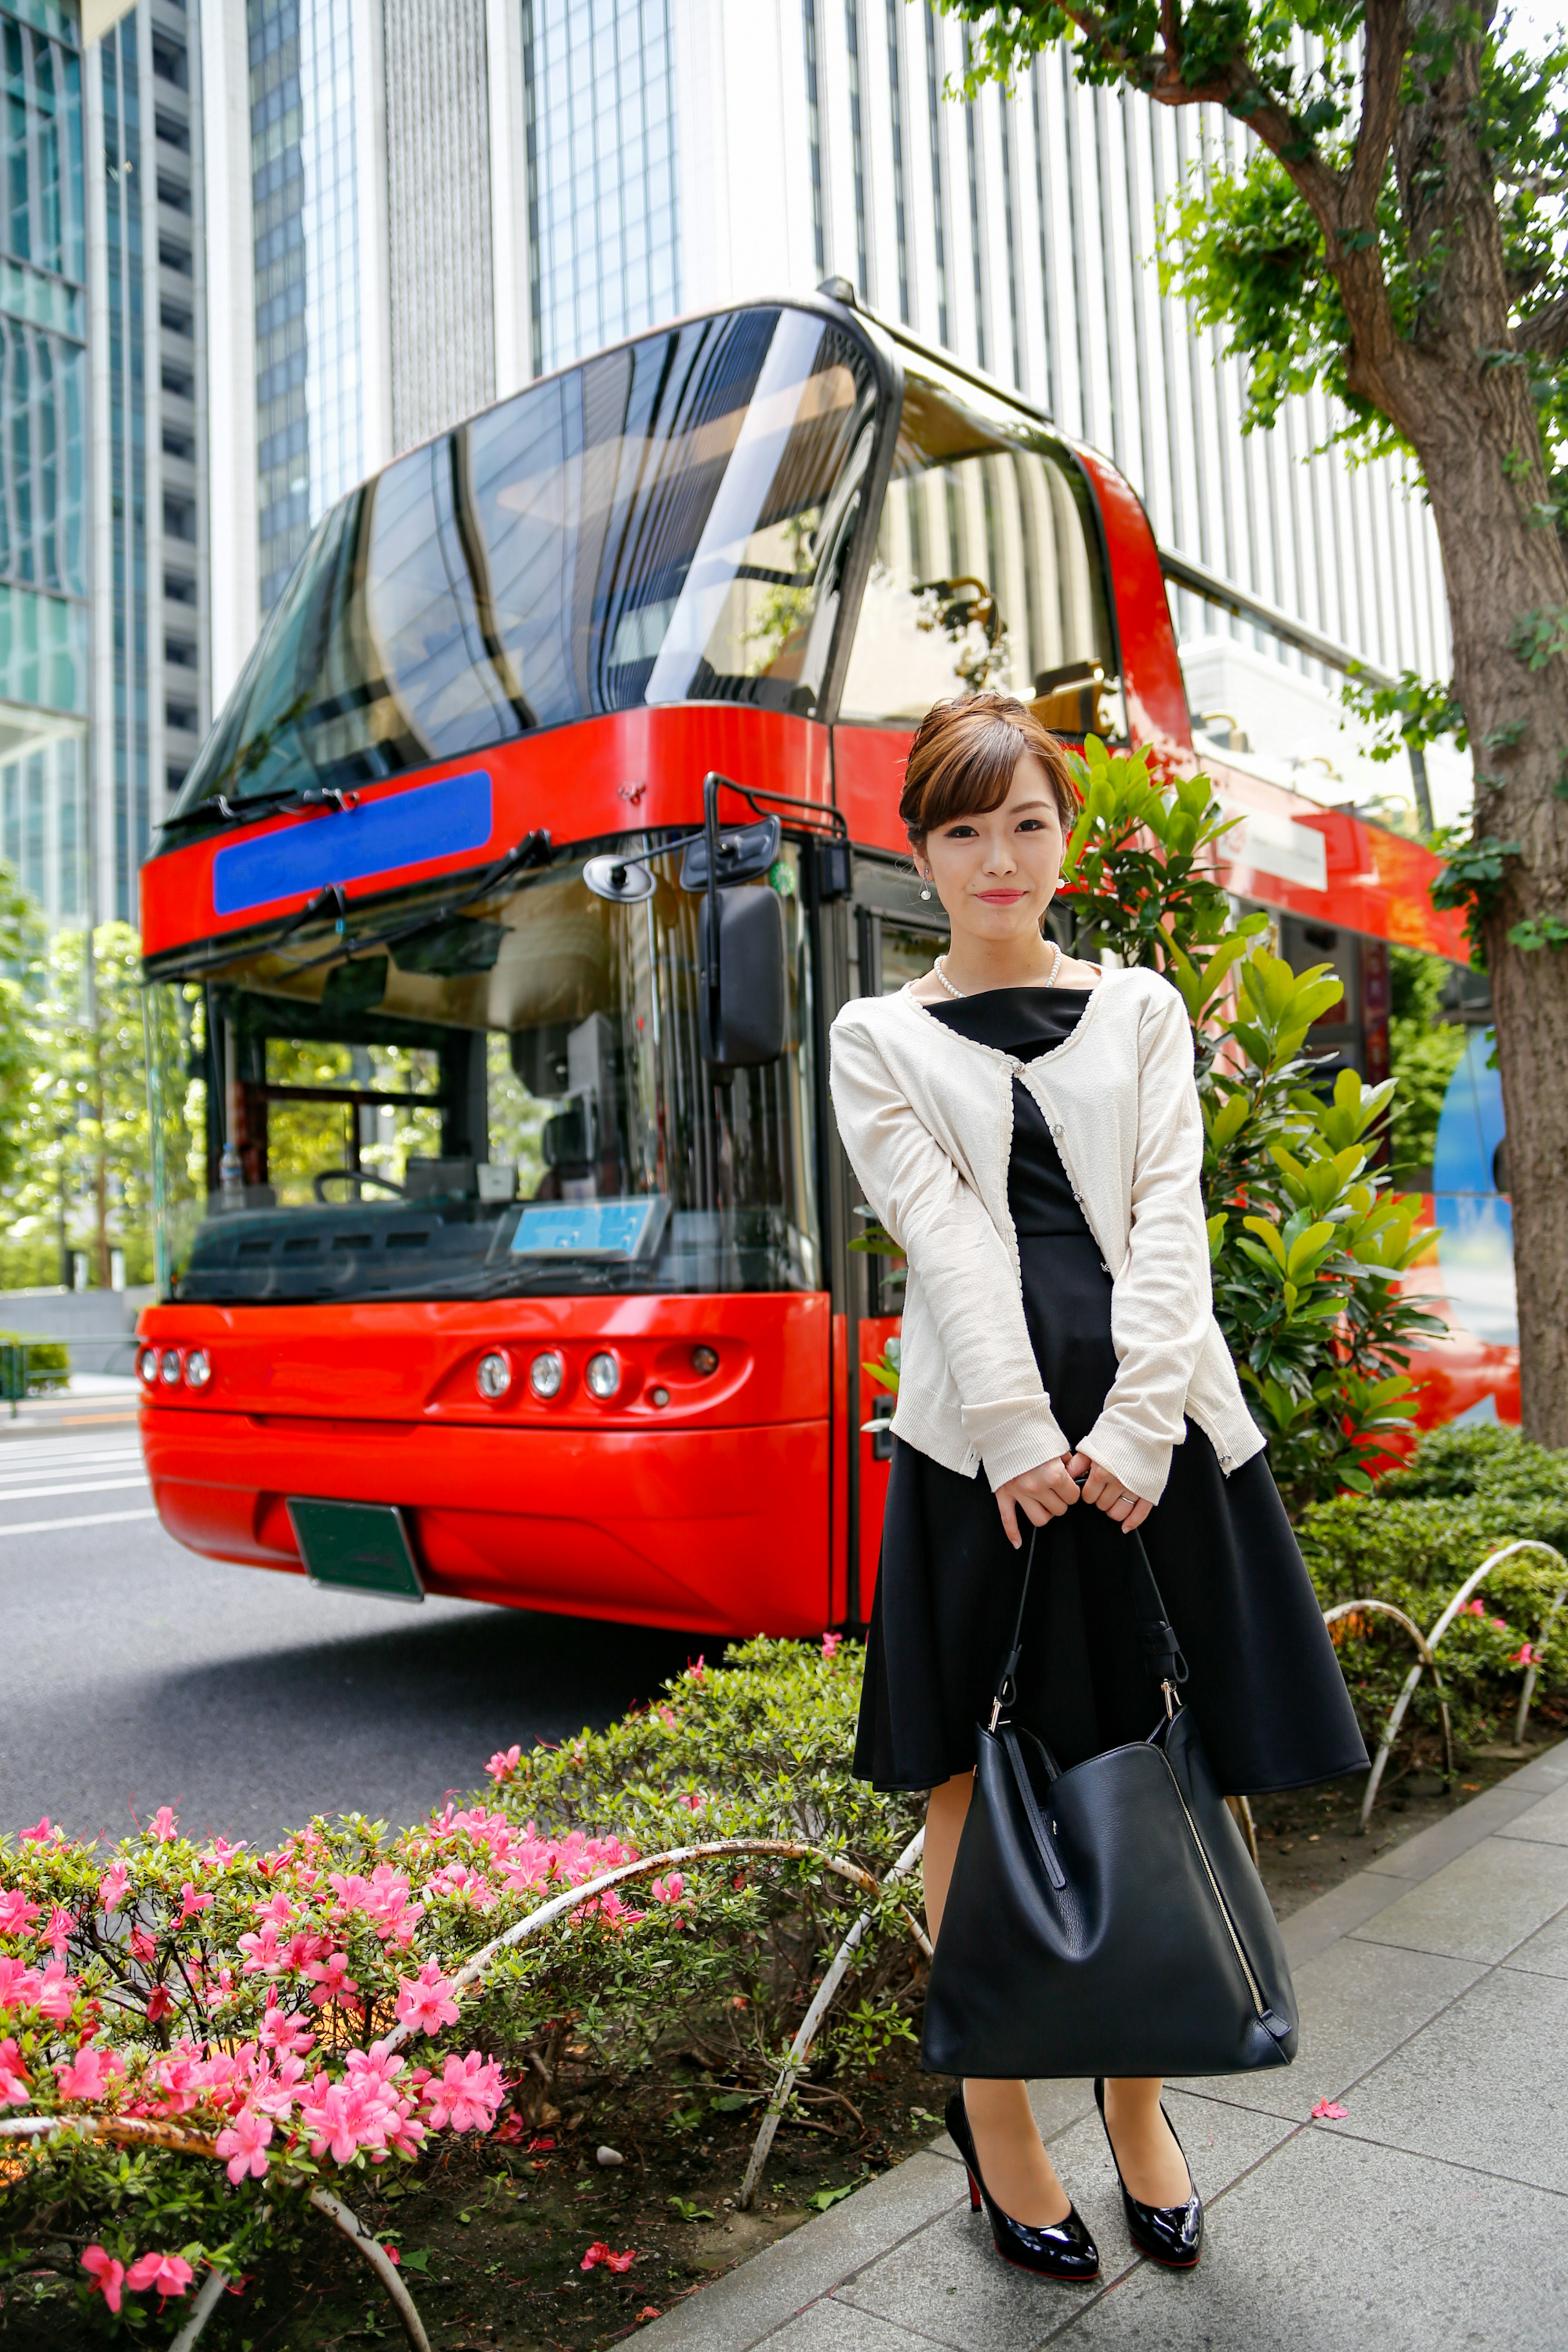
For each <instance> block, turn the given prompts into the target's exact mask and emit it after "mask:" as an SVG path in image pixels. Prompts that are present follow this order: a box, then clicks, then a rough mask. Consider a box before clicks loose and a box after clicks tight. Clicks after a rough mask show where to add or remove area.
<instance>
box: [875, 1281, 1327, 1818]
mask: <svg viewBox="0 0 1568 2352" xmlns="http://www.w3.org/2000/svg"><path fill="white" fill-rule="evenodd" d="M1018 1246H1019V1252H1020V1255H1021V1258H1022V1261H1023V1275H1024V1305H1025V1312H1026V1318H1027V1320H1028V1324H1029V1331H1030V1337H1031V1339H1033V1342H1034V1346H1035V1353H1036V1357H1037V1360H1038V1362H1039V1366H1040V1371H1041V1376H1042V1378H1043V1380H1044V1381H1045V1385H1046V1389H1047V1393H1048V1394H1049V1396H1050V1399H1051V1406H1052V1410H1053V1412H1055V1414H1056V1416H1057V1419H1058V1422H1059V1423H1060V1424H1061V1427H1062V1429H1063V1431H1064V1432H1065V1433H1066V1434H1067V1436H1068V1440H1069V1441H1070V1442H1071V1443H1072V1444H1075V1445H1076V1444H1078V1443H1079V1441H1080V1440H1081V1439H1082V1438H1084V1437H1086V1436H1087V1435H1088V1433H1089V1430H1090V1429H1091V1428H1092V1427H1093V1425H1094V1423H1095V1422H1096V1421H1097V1420H1098V1418H1099V1416H1100V1410H1101V1408H1102V1406H1103V1404H1104V1402H1105V1398H1106V1394H1107V1391H1109V1389H1110V1385H1111V1382H1112V1381H1113V1380H1114V1379H1115V1376H1116V1351H1115V1349H1114V1347H1113V1345H1112V1342H1111V1337H1110V1276H1109V1275H1108V1274H1107V1273H1106V1271H1105V1268H1104V1266H1103V1265H1101V1263H1100V1253H1099V1250H1098V1248H1097V1247H1096V1246H1095V1244H1094V1243H1093V1242H1092V1241H1091V1240H1090V1239H1089V1237H1088V1236H1087V1235H1081V1236H1080V1235H1076V1234H1048V1235H1029V1234H1020V1235H1019V1237H1018ZM1142 1537H1143V1543H1144V1548H1145V1549H1146V1551H1147V1553H1148V1556H1149V1562H1150V1565H1151V1567H1152V1570H1153V1571H1154V1576H1155V1580H1156V1581H1157V1582H1158V1584H1159V1587H1160V1591H1161V1594H1162V1596H1163V1600H1164V1603H1165V1609H1166V1612H1167V1614H1168V1616H1169V1617H1170V1620H1171V1622H1172V1624H1173V1626H1174V1627H1175V1630H1176V1633H1177V1637H1178V1639H1179V1641H1180V1643H1181V1645H1182V1649H1183V1651H1184V1654H1185V1657H1186V1660H1187V1664H1188V1668H1189V1676H1190V1678H1189V1680H1188V1682H1187V1685H1186V1686H1185V1689H1184V1693H1183V1696H1184V1698H1185V1700H1186V1702H1187V1704H1188V1705H1189V1706H1191V1707H1192V1709H1193V1711H1194V1715H1195V1717H1196V1718H1197V1725H1198V1729H1199V1731H1200V1732H1201V1733H1202V1736H1203V1740H1204V1745H1205V1748H1206V1749H1207V1752H1208V1756H1209V1760H1210V1762H1211V1764H1212V1765H1213V1767H1214V1769H1215V1774H1216V1776H1217V1778H1218V1780H1219V1782H1220V1785H1221V1787H1222V1788H1225V1789H1227V1790H1232V1791H1234V1792H1236V1793H1237V1794H1252V1793H1258V1792H1261V1791H1263V1790H1268V1789H1288V1788H1296V1787H1300V1786H1302V1785H1304V1784H1306V1783H1308V1782H1310V1781H1314V1780H1331V1779H1332V1778H1334V1777H1335V1776H1336V1775H1338V1774H1339V1773H1342V1772H1350V1771H1354V1770H1357V1769H1362V1768H1364V1766H1365V1764H1366V1761H1367V1755H1366V1748H1365V1746H1364V1744H1363V1739H1362V1736H1361V1732H1360V1730H1359V1728H1358V1727H1357V1724H1356V1719H1355V1715H1354V1712H1353V1710H1352V1706H1351V1703H1350V1696H1349V1694H1348V1693H1347V1691H1346V1689H1345V1685H1344V1680H1343V1677H1342V1675H1341V1673H1340V1668H1339V1662H1338V1660H1337V1658H1336V1657H1335V1655H1334V1652H1333V1647H1332V1644H1331V1643H1330V1640H1329V1637H1328V1634H1327V1632H1326V1631H1325V1629H1324V1625H1323V1620H1322V1613H1321V1610H1320V1607H1319V1605H1318V1601H1317V1596H1316V1594H1315V1593H1314V1592H1313V1590H1312V1585H1311V1580H1310V1577H1309V1576H1308V1574H1307V1570H1306V1567H1305V1565H1304V1563H1303V1561H1302V1559H1301V1554H1300V1549H1298V1547H1297V1543H1296V1538H1295V1537H1294V1535H1293V1534H1292V1532H1291V1528H1290V1523H1289V1519H1288V1518H1287V1517H1286V1516H1285V1510H1284V1506H1283V1505H1282V1504H1281V1502H1280V1500H1279V1492H1278V1490H1277V1488H1276V1487H1275V1485H1274V1480H1273V1477H1272V1475H1271V1474H1270V1472H1269V1468H1268V1460H1267V1457H1266V1456H1265V1455H1264V1454H1255V1455H1254V1456H1253V1458H1252V1459H1251V1461H1250V1462H1247V1463H1244V1464H1243V1465H1242V1466H1241V1468H1240V1469H1238V1470H1236V1471H1233V1472H1232V1474H1231V1475H1230V1477H1229V1478H1228V1479H1227V1478H1226V1476H1225V1475H1224V1473H1223V1472H1222V1471H1221V1469H1220V1466H1219V1462H1218V1459H1217V1457H1216V1455H1215V1450H1214V1448H1213V1446H1212V1445H1211V1444H1210V1443H1209V1441H1208V1439H1207V1438H1206V1437H1205V1435H1204V1433H1203V1432H1202V1431H1201V1430H1199V1429H1194V1427H1193V1425H1192V1424H1191V1423H1188V1424H1187V1431H1186V1439H1185V1443H1184V1444H1181V1445H1178V1446H1177V1447H1176V1448H1175V1450H1174V1453H1173V1456H1172V1463H1171V1475H1170V1478H1169V1481H1168V1483H1167V1485H1166V1487H1165V1491H1164V1494H1163V1496H1162V1497H1161V1499H1160V1502H1159V1503H1158V1505H1157V1506H1156V1507H1155V1508H1154V1509H1153V1510H1152V1512H1151V1513H1150V1515H1149V1517H1148V1518H1147V1519H1146V1520H1145V1522H1144V1524H1143V1528H1142ZM1124 1543H1125V1538H1123V1536H1122V1535H1121V1530H1120V1528H1118V1527H1117V1526H1116V1524H1115V1522H1114V1521H1113V1520H1110V1519H1108V1518H1107V1517H1106V1516H1105V1514H1104V1513H1103V1512H1102V1511H1100V1510H1097V1509H1094V1508H1093V1507H1090V1506H1089V1505H1087V1504H1083V1503H1079V1504H1076V1505H1075V1506H1074V1507H1072V1508H1071V1509H1070V1510H1068V1512H1067V1513H1066V1514H1065V1515H1064V1516H1063V1517H1061V1518H1058V1519H1052V1520H1051V1521H1050V1522H1049V1524H1048V1525H1047V1527H1046V1528H1042V1530H1041V1532H1040V1538H1039V1541H1038V1543H1037V1547H1036V1553H1035V1573H1034V1577H1033V1580H1032V1582H1031V1586H1030V1593H1029V1608H1028V1616H1027V1620H1026V1625H1025V1631H1024V1654H1023V1659H1022V1663H1021V1666H1020V1671H1019V1677H1018V1696H1017V1702H1016V1707H1015V1710H1014V1712H1015V1715H1016V1719H1017V1720H1019V1721H1020V1722H1022V1723H1025V1724H1026V1725H1027V1726H1028V1727H1030V1729H1032V1730H1034V1731H1036V1732H1037V1733H1038V1734H1039V1736H1040V1737H1041V1738H1043V1739H1044V1740H1045V1741H1046V1742H1047V1745H1048V1746H1049V1747H1050V1748H1052V1749H1053V1750H1054V1751H1055V1753H1056V1755H1057V1757H1058V1760H1059V1761H1060V1763H1061V1764H1062V1766H1063V1767H1064V1769H1066V1768H1070V1767H1071V1766H1072V1765H1074V1764H1078V1763H1081V1762H1082V1761H1083V1760H1084V1759H1085V1758H1086V1757H1089V1756H1094V1755H1099V1754H1100V1753H1101V1752H1102V1751H1103V1750H1104V1749H1106V1748H1113V1747H1117V1746H1119V1745H1121V1743H1122V1742H1124V1741H1128V1740H1133V1739H1142V1738H1145V1737H1146V1736H1147V1735H1148V1733H1149V1732H1150V1731H1151V1730H1152V1728H1153V1727H1154V1724H1155V1722H1156V1720H1157V1718H1158V1717H1159V1715H1160V1712H1161V1699H1160V1695H1159V1692H1158V1690H1157V1689H1156V1688H1155V1686H1154V1685H1153V1684H1152V1681H1151V1680H1150V1678H1149V1676H1148V1675H1147V1673H1146V1671H1145V1670H1144V1668H1143V1666H1142V1661H1141V1659H1140V1657H1139V1654H1138V1647H1137V1643H1136V1639H1135V1636H1134V1633H1133V1630H1132V1623H1131V1614H1130V1611H1129V1608H1128V1601H1127V1594H1126V1591H1125V1579H1124V1576H1123V1572H1122V1559H1123V1553H1122V1547H1123V1545H1124ZM1023 1567H1024V1554H1023V1553H1022V1552H1017V1551H1015V1550H1014V1549H1013V1547H1012V1546H1011V1544H1009V1543H1008V1541H1007V1539H1006V1538H1005V1535H1004V1533H1003V1531H1002V1522H1001V1517H1000V1514H999V1513H998V1511H997V1508H996V1503H995V1499H994V1496H993V1495H992V1492H991V1488H990V1486H989V1484H988V1482H987V1480H986V1478H985V1476H984V1472H983V1471H982V1472H977V1473H976V1474H975V1475H974V1476H973V1477H970V1478H965V1477H962V1476H960V1475H958V1474H957V1473H956V1472H954V1471H952V1470H944V1469H943V1468H942V1466H941V1465H939V1464H938V1463H935V1462H932V1461H931V1459H930V1458H929V1457H928V1456H927V1455H925V1454H920V1453H918V1452H917V1451H916V1450H915V1449H914V1448H913V1447H912V1446H909V1445H906V1444H903V1443H902V1442H901V1441H900V1439H898V1438H895V1439H894V1441H893V1461H892V1472H891V1477H890V1479H889V1488H888V1507H887V1514H886V1517H885V1520H884V1524H883V1533H882V1558H881V1568H880V1572H879V1576H878V1579H877V1591H876V1598H875V1600H874V1601H873V1602H872V1607H871V1620H870V1625H869V1630H868V1646H867V1657H866V1675H865V1683H864V1685H863V1688H862V1691H861V1699H860V1723H859V1731H858V1738H857V1741H856V1748H855V1764H854V1769H855V1773H856V1776H857V1778H858V1779H860V1780H869V1781H871V1782H872V1783H873V1785H874V1786H875V1787H877V1788H879V1789H910V1790H919V1789H931V1788H934V1787H936V1786H937V1785H938V1784H939V1783H940V1782H941V1781H943V1780H951V1779H952V1778H953V1777H954V1775H955V1774H957V1773H961V1772H967V1771H969V1770H971V1769H973V1763H974V1727H975V1725H976V1723H977V1722H979V1721H982V1720H984V1718H985V1717H987V1716H988V1715H989V1713H990V1703H991V1696H992V1693H993V1691H994V1687H995V1683H996V1677H997V1675H998V1674H999V1672H1000V1670H1001V1666H1002V1663H1003V1660H1004V1658H1005V1654H1006V1650H1007V1643H1008V1640H1009V1636H1010V1634H1011V1632H1012V1623H1013V1616H1014V1612H1015V1611H1016V1607H1017V1602H1018V1590H1019V1584H1020V1581H1021V1580H1022V1576H1023Z"/></svg>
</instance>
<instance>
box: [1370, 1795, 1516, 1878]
mask: <svg viewBox="0 0 1568 2352" xmlns="http://www.w3.org/2000/svg"><path fill="white" fill-rule="evenodd" d="M1546 1793H1547V1789H1546V1787H1545V1786H1542V1785H1538V1784H1536V1783H1534V1782H1531V1783H1530V1784H1529V1785H1522V1775H1521V1774H1520V1773H1517V1772H1516V1773H1513V1774H1510V1777H1509V1779H1508V1780H1500V1781H1499V1782H1498V1784H1497V1786H1496V1788H1495V1789H1488V1790H1486V1791H1485V1792H1484V1793H1483V1794H1482V1795H1481V1796H1479V1797H1472V1798H1471V1799H1470V1801H1469V1803H1468V1805H1459V1806H1458V1807H1457V1808H1456V1810H1455V1811H1453V1812H1451V1813H1450V1814H1449V1815H1448V1817H1447V1820H1446V1821H1441V1822H1433V1824H1432V1826H1431V1828H1430V1829H1427V1830H1419V1831H1417V1832H1416V1834H1415V1836H1414V1837H1413V1838H1406V1839H1405V1843H1404V1844H1403V1845H1394V1846H1390V1847H1389V1848H1388V1851H1387V1852H1386V1853H1380V1854H1379V1855H1378V1856H1377V1859H1376V1860H1375V1861H1374V1862H1369V1863H1368V1864H1367V1866H1366V1875H1368V1876H1371V1877H1376V1878H1405V1879H1421V1878H1430V1877H1431V1876H1432V1874H1433V1873H1434V1871H1437V1870H1441V1869H1443V1868H1444V1866H1445V1865H1446V1864H1448V1863H1450V1862H1457V1861H1458V1858H1459V1856H1460V1854H1462V1853H1468V1852H1469V1851H1470V1848H1471V1847H1472V1846H1477V1845H1479V1844H1480V1843H1481V1841H1482V1839H1483V1838H1489V1837H1491V1836H1493V1835H1495V1833H1496V1832H1498V1831H1499V1830H1500V1829H1504V1828H1506V1827H1507V1825H1508V1824H1509V1822H1513V1821H1517V1820H1518V1818H1519V1816H1520V1814H1521V1813H1527V1812H1528V1811H1530V1809H1531V1806H1532V1805H1535V1804H1539V1803H1540V1801H1541V1799H1542V1796H1543V1795H1545V1794H1546ZM1372 1820H1373V1834H1374V1835H1375V1833H1376V1829H1377V1814H1376V1812H1375V1811H1374V1812H1373V1817H1372Z"/></svg>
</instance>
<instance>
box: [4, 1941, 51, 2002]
mask: <svg viewBox="0 0 1568 2352" xmlns="http://www.w3.org/2000/svg"><path fill="white" fill-rule="evenodd" d="M42 1982H43V1979H42V1978H41V1977H40V1976H39V1974H38V1971H37V1969H30V1968H29V1967H28V1966H27V1963H26V1960H16V1959H13V1958H11V1956H10V1954H9V1953H6V1952H0V2009H31V2008H32V2006H33V2003H34V2001H35V2000H37V1993H38V1987H39V1986H40V1985H41V1984H42Z"/></svg>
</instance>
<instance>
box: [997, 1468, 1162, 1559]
mask: <svg viewBox="0 0 1568 2352" xmlns="http://www.w3.org/2000/svg"><path fill="white" fill-rule="evenodd" d="M1080 1500H1081V1501H1083V1502H1085V1503H1092V1504H1093V1505H1094V1506H1095V1507H1096V1509H1097V1510H1101V1511H1103V1512H1104V1513H1105V1516H1106V1517H1107V1518H1108V1519H1114V1520H1115V1521H1116V1524H1117V1526H1118V1527H1119V1528H1121V1532H1122V1534H1123V1535H1131V1533H1132V1530H1133V1528H1141V1527H1142V1524H1143V1522H1144V1520H1145V1519H1146V1518H1147V1517H1148V1516H1149V1514H1150V1512H1151V1511H1152V1509H1153V1505H1152V1503H1146V1502H1145V1501H1144V1499H1143V1497H1142V1495H1134V1494H1131V1493H1130V1492H1129V1491H1128V1489H1127V1488H1126V1487H1125V1486H1122V1485H1121V1481H1120V1480H1119V1479H1117V1478H1115V1477H1113V1476H1112V1475H1111V1474H1110V1471H1109V1470H1106V1469H1104V1468H1102V1467H1101V1465H1100V1464H1099V1463H1098V1462H1094V1461H1091V1460H1090V1458H1089V1455H1088V1454H1058V1456H1057V1458H1056V1460H1055V1461H1054V1462H1042V1463H1041V1464H1040V1465H1039V1467H1038V1469H1037V1470H1025V1471H1023V1472H1021V1473H1020V1475H1018V1476H1017V1477H1016V1478H1009V1479H1008V1480H1007V1481H1006V1483H1005V1485H1004V1486H998V1487H997V1489H996V1507H997V1509H998V1510H999V1511H1000V1512H1001V1514H1002V1528H1003V1533H1004V1534H1005V1536H1006V1538H1007V1540H1008V1542H1009V1543H1010V1544H1011V1545H1012V1547H1013V1549H1014V1550H1015V1551H1016V1550H1017V1549H1019V1547H1020V1546H1021V1545H1022V1543H1023V1540H1024V1537H1023V1531H1022V1529H1021V1528H1019V1525H1018V1513H1019V1512H1020V1511H1022V1512H1023V1514H1024V1517H1026V1519H1027V1520H1028V1521H1029V1523H1030V1525H1031V1526H1033V1527H1037V1528H1043V1527H1044V1526H1045V1524H1046V1522H1047V1519H1059V1518H1060V1517H1061V1516H1062V1514H1063V1513H1064V1512H1065V1511H1067V1510H1068V1509H1070V1507H1072V1505H1073V1504H1074V1503H1076V1502H1079V1501H1080Z"/></svg>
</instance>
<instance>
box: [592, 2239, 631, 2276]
mask: <svg viewBox="0 0 1568 2352" xmlns="http://www.w3.org/2000/svg"><path fill="white" fill-rule="evenodd" d="M636 2260H637V2248H636V2247H635V2246H628V2247H627V2248H626V2252H625V2253H624V2254H616V2253H612V2252H611V2251H610V2249H609V2247H608V2246H606V2245H605V2242H604V2240H603V2238H595V2241H594V2243H593V2244H592V2245H591V2246H590V2247H589V2249H588V2251H587V2252H586V2253H585V2254H584V2257H583V2263H582V2267H583V2268H584V2270H585V2271H592V2270H596V2269H597V2268H598V2266H599V2264H600V2263H604V2265H605V2269H606V2270H607V2271H614V2272H615V2273H616V2275H617V2276H618V2275H619V2273H621V2272H622V2271H629V2270H630V2268H631V2266H632V2264H633V2263H635V2262H636Z"/></svg>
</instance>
